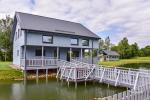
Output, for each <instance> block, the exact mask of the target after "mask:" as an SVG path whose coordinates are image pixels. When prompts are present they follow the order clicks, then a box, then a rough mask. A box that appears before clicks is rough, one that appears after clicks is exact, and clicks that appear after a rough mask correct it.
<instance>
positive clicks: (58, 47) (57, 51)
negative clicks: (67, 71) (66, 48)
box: [57, 47, 59, 59]
mask: <svg viewBox="0 0 150 100" xmlns="http://www.w3.org/2000/svg"><path fill="white" fill-rule="evenodd" d="M57 59H59V47H57Z"/></svg>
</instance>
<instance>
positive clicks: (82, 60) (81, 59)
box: [80, 48, 83, 61]
mask: <svg viewBox="0 0 150 100" xmlns="http://www.w3.org/2000/svg"><path fill="white" fill-rule="evenodd" d="M80 53H81V61H83V50H82V48H81V52H80Z"/></svg>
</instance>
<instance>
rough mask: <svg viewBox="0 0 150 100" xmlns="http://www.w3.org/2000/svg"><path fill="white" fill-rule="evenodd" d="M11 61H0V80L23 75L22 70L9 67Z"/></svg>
mask: <svg viewBox="0 0 150 100" xmlns="http://www.w3.org/2000/svg"><path fill="white" fill-rule="evenodd" d="M10 64H11V62H0V80H15V79H20V78H22V77H23V75H22V72H21V71H19V70H16V69H13V68H11V67H10Z"/></svg>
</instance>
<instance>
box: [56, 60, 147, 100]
mask: <svg viewBox="0 0 150 100" xmlns="http://www.w3.org/2000/svg"><path fill="white" fill-rule="evenodd" d="M58 62H59V65H58V66H59V70H58V72H57V76H56V77H57V78H60V80H62V79H63V80H66V81H67V82H68V83H69V82H75V84H76V86H77V82H86V81H88V80H95V81H98V82H100V83H106V84H111V85H113V86H121V87H127V88H130V89H131V90H130V91H125V92H126V93H125V92H124V93H120V94H115V95H114V96H109V97H106V98H103V99H102V100H150V71H149V70H135V69H124V68H112V67H104V66H98V65H95V64H87V63H83V62H80V61H75V60H73V61H72V62H67V61H58ZM147 93H148V94H147ZM139 95H140V96H143V97H144V98H145V99H144V98H141V99H136V96H139ZM146 95H147V96H146ZM133 97H134V99H133ZM124 98H125V99H124ZM128 98H132V99H128ZM146 98H148V99H146Z"/></svg>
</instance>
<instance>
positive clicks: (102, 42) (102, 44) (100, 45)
mask: <svg viewBox="0 0 150 100" xmlns="http://www.w3.org/2000/svg"><path fill="white" fill-rule="evenodd" d="M103 49H104V40H103V39H100V40H99V50H103Z"/></svg>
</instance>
